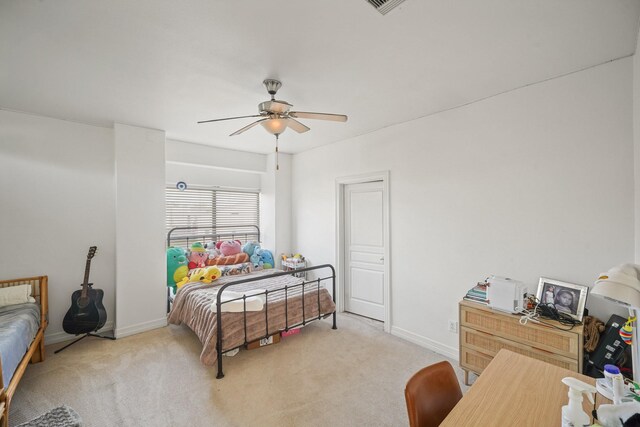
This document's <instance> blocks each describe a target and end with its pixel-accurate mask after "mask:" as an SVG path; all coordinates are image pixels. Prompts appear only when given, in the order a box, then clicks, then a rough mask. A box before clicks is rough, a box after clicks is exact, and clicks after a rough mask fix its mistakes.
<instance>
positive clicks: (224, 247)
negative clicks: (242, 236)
mask: <svg viewBox="0 0 640 427" xmlns="http://www.w3.org/2000/svg"><path fill="white" fill-rule="evenodd" d="M220 252H222V255H224V256H229V255H235V254H239V253H240V252H242V245H241V244H240V241H239V240H227V241H224V242H222V244H221V245H220Z"/></svg>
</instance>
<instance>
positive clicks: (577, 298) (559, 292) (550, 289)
mask: <svg viewBox="0 0 640 427" xmlns="http://www.w3.org/2000/svg"><path fill="white" fill-rule="evenodd" d="M588 292H589V287H588V286H583V285H574V284H573V283H567V282H562V281H560V280H555V279H549V278H546V277H541V278H540V281H539V282H538V291H537V292H536V298H538V301H539V302H540V304H543V305H551V306H553V307H554V308H555V309H556V310H558V312H559V313H564V314H568V315H569V316H571V317H572V318H574V319H575V320H577V321H579V322H582V317H583V315H584V306H585V305H586V303H587V294H588Z"/></svg>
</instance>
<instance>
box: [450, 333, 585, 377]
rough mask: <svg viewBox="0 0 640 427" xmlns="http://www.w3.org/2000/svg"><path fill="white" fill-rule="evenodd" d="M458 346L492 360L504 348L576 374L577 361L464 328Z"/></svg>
mask: <svg viewBox="0 0 640 427" xmlns="http://www.w3.org/2000/svg"><path fill="white" fill-rule="evenodd" d="M460 345H461V346H462V347H465V348H467V349H470V350H474V351H476V352H479V353H482V354H485V355H488V356H490V358H493V357H494V356H495V355H496V354H498V351H500V350H501V349H503V348H505V349H507V350H511V351H513V352H514V353H520V354H523V355H525V356H529V357H532V358H534V359H538V360H542V361H543V362H547V363H551V364H552V365H556V366H560V367H562V368H565V369H569V370H572V371H575V372H578V360H577V359H576V358H569V357H565V356H561V355H558V354H554V353H550V352H548V351H544V350H539V349H537V348H533V347H531V346H528V345H524V344H521V343H518V342H515V341H511V340H508V339H505V338H502V337H499V336H495V335H492V334H488V333H486V332H481V331H477V330H473V329H469V328H467V327H465V326H463V327H461V328H460Z"/></svg>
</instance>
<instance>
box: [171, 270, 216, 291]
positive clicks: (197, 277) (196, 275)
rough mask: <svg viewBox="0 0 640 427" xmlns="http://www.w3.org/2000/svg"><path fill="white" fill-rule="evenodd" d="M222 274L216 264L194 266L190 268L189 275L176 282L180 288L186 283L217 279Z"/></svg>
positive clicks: (209, 281)
mask: <svg viewBox="0 0 640 427" xmlns="http://www.w3.org/2000/svg"><path fill="white" fill-rule="evenodd" d="M220 276H222V272H221V271H220V269H219V268H218V267H216V266H212V267H207V268H196V269H194V270H191V273H190V274H189V277H185V278H184V279H183V280H182V281H181V282H180V283H178V284H177V286H178V289H180V288H182V287H183V286H184V285H186V284H187V283H195V282H202V283H211V282H213V281H214V280H216V279H218V278H219V277H220Z"/></svg>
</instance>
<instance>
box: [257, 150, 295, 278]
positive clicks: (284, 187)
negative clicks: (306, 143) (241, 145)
mask: <svg viewBox="0 0 640 427" xmlns="http://www.w3.org/2000/svg"><path fill="white" fill-rule="evenodd" d="M291 160H292V159H291V155H290V154H283V153H280V154H279V156H278V164H279V167H280V168H279V169H278V170H276V156H275V154H269V155H268V156H267V162H266V165H267V171H266V173H264V174H263V175H262V183H261V188H262V191H261V193H260V231H261V233H262V247H263V248H265V249H269V250H270V251H271V252H272V253H273V257H274V261H275V262H276V266H277V267H279V266H280V260H279V258H280V257H279V255H280V254H281V253H290V252H291V251H292V249H291Z"/></svg>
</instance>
